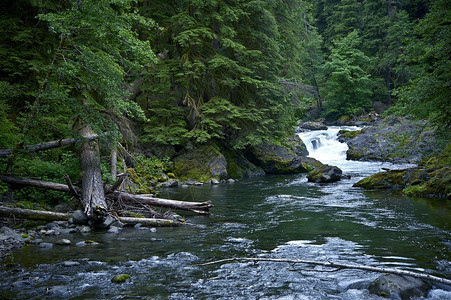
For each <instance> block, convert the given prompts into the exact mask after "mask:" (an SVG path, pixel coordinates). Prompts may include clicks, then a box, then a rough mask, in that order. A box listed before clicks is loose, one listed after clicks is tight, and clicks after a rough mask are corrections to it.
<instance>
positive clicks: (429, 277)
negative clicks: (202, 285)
mask: <svg viewBox="0 0 451 300" xmlns="http://www.w3.org/2000/svg"><path fill="white" fill-rule="evenodd" d="M231 261H252V262H260V261H266V262H277V263H291V264H310V265H319V266H325V267H329V268H339V269H357V270H365V271H370V272H377V273H390V274H396V275H401V276H410V277H415V278H419V279H424V280H429V281H434V282H438V283H442V284H446V285H450V286H451V280H450V279H446V278H442V277H437V276H434V275H429V274H424V273H417V272H412V271H406V270H400V269H393V268H380V267H372V266H365V265H350V264H343V263H335V262H330V261H314V260H305V259H285V258H256V257H234V258H225V259H220V260H215V261H210V262H206V263H203V264H198V266H208V265H213V264H220V263H224V262H231Z"/></svg>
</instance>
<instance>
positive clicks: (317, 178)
mask: <svg viewBox="0 0 451 300" xmlns="http://www.w3.org/2000/svg"><path fill="white" fill-rule="evenodd" d="M342 173H343V172H342V171H341V170H340V169H339V168H338V167H335V166H329V165H322V166H320V167H317V168H316V169H314V170H312V171H310V172H309V173H308V175H307V179H308V181H309V182H316V183H330V182H336V181H339V180H340V179H341V175H342Z"/></svg>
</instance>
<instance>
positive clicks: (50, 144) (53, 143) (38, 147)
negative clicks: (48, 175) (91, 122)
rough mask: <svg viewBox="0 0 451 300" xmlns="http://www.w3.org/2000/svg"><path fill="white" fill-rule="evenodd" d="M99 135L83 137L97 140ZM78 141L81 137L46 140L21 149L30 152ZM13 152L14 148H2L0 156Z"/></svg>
mask: <svg viewBox="0 0 451 300" xmlns="http://www.w3.org/2000/svg"><path fill="white" fill-rule="evenodd" d="M98 137H99V135H97V134H93V135H88V136H84V137H83V139H85V140H88V141H90V140H95V139H97V138H98ZM77 141H79V139H74V138H72V139H61V140H57V141H51V142H45V143H40V144H36V145H29V146H25V147H23V148H22V149H21V150H25V151H28V152H32V151H41V150H47V149H53V148H58V147H63V146H67V145H73V144H75V143H76V142H77ZM13 152H14V149H0V158H2V157H7V156H9V155H11V154H12V153H13Z"/></svg>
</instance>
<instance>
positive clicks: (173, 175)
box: [166, 172, 176, 179]
mask: <svg viewBox="0 0 451 300" xmlns="http://www.w3.org/2000/svg"><path fill="white" fill-rule="evenodd" d="M166 175H168V177H169V178H171V179H175V178H176V176H175V174H174V173H171V172H169V173H167V174H166Z"/></svg>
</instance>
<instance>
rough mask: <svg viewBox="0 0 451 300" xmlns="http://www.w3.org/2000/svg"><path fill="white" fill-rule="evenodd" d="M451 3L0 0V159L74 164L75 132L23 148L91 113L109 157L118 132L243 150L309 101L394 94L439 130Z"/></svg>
mask: <svg viewBox="0 0 451 300" xmlns="http://www.w3.org/2000/svg"><path fill="white" fill-rule="evenodd" d="M450 6H451V4H450V3H449V1H446V0H436V1H428V0H415V1H407V0H400V1H390V0H360V1H357V0H341V1H338V0H334V1H326V0H318V1H313V0H288V1H287V0H285V1H280V0H270V1H268V0H246V1H242V0H231V1H223V0H207V1H200V0H177V1H166V0H152V1H143V0H142V1H137V0H82V1H67V0H49V1H41V0H17V1H14V0H6V1H2V3H1V4H0V28H1V35H0V147H3V148H13V149H15V150H16V151H15V152H14V153H13V154H12V155H11V156H9V157H8V158H3V159H2V165H1V168H2V170H1V172H2V173H15V174H22V175H28V176H35V177H41V178H43V177H42V176H45V177H46V178H47V179H49V180H52V181H60V182H61V181H62V180H63V179H62V176H61V175H62V174H65V173H69V174H70V175H71V177H73V178H77V174H76V173H77V170H78V169H77V167H75V168H74V167H71V166H72V165H73V164H74V161H75V162H76V159H75V158H74V157H75V155H76V151H75V149H76V146H75V147H72V148H70V147H69V149H68V148H65V149H54V150H50V151H45V153H33V154H29V153H25V152H22V151H21V148H22V146H23V145H29V144H36V143H39V142H43V141H49V140H56V139H60V138H66V137H72V136H77V134H78V130H79V129H80V128H81V126H85V125H89V126H91V127H92V128H93V130H94V131H95V132H97V133H108V135H107V136H106V138H103V139H102V141H101V142H102V143H101V149H102V155H103V158H102V159H103V161H104V163H105V165H106V163H107V161H108V155H109V150H110V149H111V148H112V145H113V143H112V142H113V141H116V140H119V141H121V142H123V144H125V146H126V148H127V149H128V150H129V151H134V150H136V146H137V143H138V144H140V145H145V147H146V148H148V149H151V150H152V151H151V152H152V154H155V155H157V156H159V159H163V158H164V157H172V156H174V154H175V153H177V151H180V150H181V149H183V148H185V147H186V146H187V145H193V144H205V143H210V142H214V143H216V144H220V145H221V148H223V149H231V150H233V151H235V150H240V151H241V150H245V149H247V148H248V147H249V146H251V145H257V144H260V143H262V142H265V141H272V142H280V141H282V140H283V139H284V138H285V137H286V136H287V135H289V134H291V132H292V130H293V126H294V125H296V122H297V121H298V120H299V118H301V117H302V116H303V114H304V113H305V112H306V111H307V110H309V109H311V108H314V107H316V116H315V117H324V118H327V119H330V120H336V119H338V118H340V117H342V116H344V115H348V116H351V117H353V116H357V115H359V114H362V113H365V112H370V111H372V110H374V109H376V110H377V111H378V112H380V111H381V110H383V109H386V108H388V107H390V106H392V108H391V110H390V111H391V112H392V113H398V114H401V115H407V114H413V115H414V116H416V117H419V118H426V119H429V120H431V122H432V123H433V124H436V125H438V126H439V128H440V129H442V132H443V133H444V136H445V137H444V139H445V140H447V139H448V138H449V136H447V135H449V126H450V125H451V124H450V120H451V116H450V105H449V99H450V98H451V97H450V96H451V95H450V80H449V78H450V68H451V66H450V64H449V61H448V60H449V57H450V56H451V55H450V48H451V47H450V41H451V36H450V35H451V33H450V22H451V20H450V18H451V15H450V14H451V13H450V11H451V7H450ZM300 83H302V84H300ZM164 147H166V148H164ZM157 148H158V150H156V149H157ZM67 153H72V154H73V155H70V154H69V156H68V154H67ZM137 161H138V162H139V161H141V162H142V163H143V166H141V167H140V166H138V167H137V169H138V170H139V169H140V168H141V170H142V169H146V172H147V173H149V174H153V172H154V171H153V170H148V169H149V166H155V168H157V166H160V165H162V164H163V163H164V164H163V165H165V169H167V171H170V167H167V166H168V162H167V161H163V162H161V161H160V162H156V161H146V160H145V159H138V160H137ZM37 170H38V171H37ZM45 170H50V171H49V172H47V171H45ZM44 173H45V175H43V174H44ZM138 173H139V172H138ZM155 176H157V175H155ZM149 180H150V179H149ZM1 190H4V189H3V188H1Z"/></svg>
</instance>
